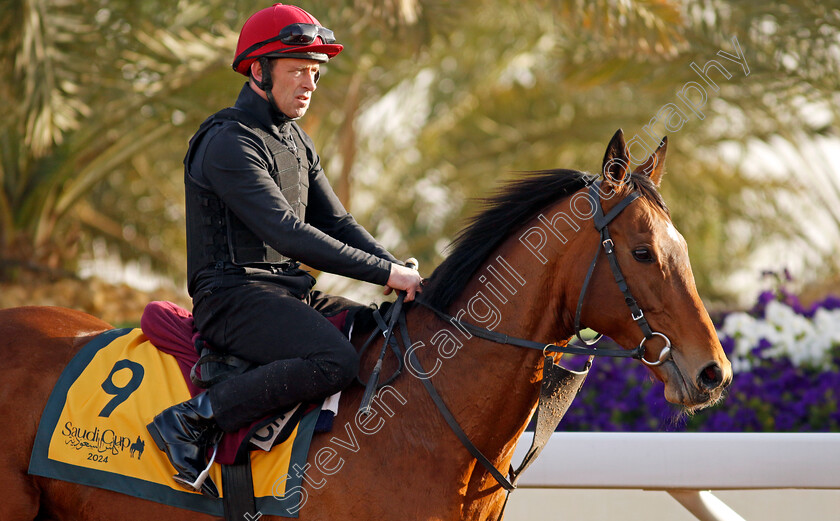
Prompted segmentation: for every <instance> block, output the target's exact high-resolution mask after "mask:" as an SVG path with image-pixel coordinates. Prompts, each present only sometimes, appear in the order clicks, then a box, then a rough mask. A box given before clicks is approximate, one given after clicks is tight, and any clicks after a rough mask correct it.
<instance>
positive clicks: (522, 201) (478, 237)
mask: <svg viewBox="0 0 840 521" xmlns="http://www.w3.org/2000/svg"><path fill="white" fill-rule="evenodd" d="M597 179H598V177H597V176H594V175H592V174H587V173H584V172H579V171H577V170H567V169H555V170H542V171H536V172H527V173H526V174H525V176H523V177H521V178H517V179H514V180H512V181H510V182H508V183H506V184H504V185H502V187H501V188H500V189H498V190H497V191H496V193H495V194H493V195H492V196H491V197H489V198H486V199H483V200H482V206H483V210H482V211H481V212H480V213H478V214H477V215H475V216H474V217H472V218H471V219H470V220H469V221H468V225H467V227H466V228H464V229H463V230H461V231H460V232H459V233H458V235H457V236H456V238H455V240H454V241H453V242H452V244H450V246H449V248H448V249H449V250H450V251H451V253H450V254H449V256H448V257H447V258H446V259H445V260H444V261H443V262H442V263H441V264H440V266H438V267H437V269H435V271H434V273H432V275H431V277H430V281H429V282H430V283H429V285H428V286H427V287H426V288H424V292H423V300H424V301H425V302H427V303H428V304H429V305H431V306H433V307H435V308H437V309H442V310H445V309H447V308H448V307H449V305H450V304H451V303H452V301H453V300H454V299H455V298H456V297H457V296H458V295H460V293H461V292H462V291H463V289H464V286H465V285H466V283H467V281H468V280H469V279H470V277H471V276H472V275H473V274H474V273H475V272H476V271H477V270H478V269H479V268H480V267H481V266H482V265H483V264H484V262H485V260H486V259H487V257H489V256H490V253H492V252H493V251H494V250H495V249H496V248H497V247H498V246H499V245H500V244H501V243H502V241H504V240H505V239H506V238H507V237H508V235H510V234H511V233H512V232H513V230H515V229H517V228H519V227H521V226H523V225H524V224H525V223H526V222H528V221H529V220H531V219H532V218H533V217H534V216H535V215H537V214H538V213H539V212H540V211H541V210H542V209H543V208H545V207H547V206H548V205H550V204H551V203H554V202H555V201H558V200H560V199H562V198H565V197H568V196H570V195H571V194H573V193H575V192H576V191H578V190H580V189H581V188H583V187H584V186H587V185H589V184H591V183H592V182H594V181H596V180H597ZM628 186H629V188H630V189H632V190H639V191H640V192H641V193H642V197H644V198H646V199H648V201H650V202H651V203H653V204H654V205H655V206H657V207H659V208H661V209H662V210H664V211H665V212H666V213H668V208H667V206H665V202H664V200H663V199H662V196H661V195H659V192H658V191H657V189H656V187H655V186H654V184H653V182H652V181H651V180H650V178H649V177H648V176H647V175H644V174H635V173H634V174H633V175H632V176H631V178H630V182H629V185H628Z"/></svg>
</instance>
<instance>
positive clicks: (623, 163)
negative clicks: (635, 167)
mask: <svg viewBox="0 0 840 521" xmlns="http://www.w3.org/2000/svg"><path fill="white" fill-rule="evenodd" d="M629 164H630V161H629V158H628V157H627V147H626V145H625V144H624V132H622V130H621V129H618V130H617V131H616V132H615V134H614V135H613V137H612V139H611V140H610V144H609V145H607V151H606V153H605V154H604V164H603V165H602V166H601V173H603V174H604V182H605V183H606V184H608V185H611V186H613V188H616V189H617V188H618V187H620V186H621V185H622V184H624V182H625V181H626V179H625V176H626V175H628V172H629Z"/></svg>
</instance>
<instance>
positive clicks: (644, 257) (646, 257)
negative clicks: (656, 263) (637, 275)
mask: <svg viewBox="0 0 840 521" xmlns="http://www.w3.org/2000/svg"><path fill="white" fill-rule="evenodd" d="M633 257H634V258H635V259H636V260H637V261H639V262H653V254H652V253H651V252H650V250H649V249H647V248H636V249H635V250H633Z"/></svg>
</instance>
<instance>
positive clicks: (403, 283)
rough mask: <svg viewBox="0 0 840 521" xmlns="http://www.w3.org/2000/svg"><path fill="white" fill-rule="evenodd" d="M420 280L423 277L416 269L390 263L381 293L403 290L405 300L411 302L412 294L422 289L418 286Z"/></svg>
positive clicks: (387, 293)
mask: <svg viewBox="0 0 840 521" xmlns="http://www.w3.org/2000/svg"><path fill="white" fill-rule="evenodd" d="M422 280H423V277H421V276H420V273H419V272H418V271H417V270H415V269H412V268H406V267H405V266H400V265H399V264H393V263H392V264H391V276H390V277H388V283H387V285H386V287H385V291H384V292H383V293H384V294H385V295H389V294H390V293H391V290H395V289H396V290H403V291H405V293H406V295H405V302H411V301H412V300H414V296H415V295H416V294H417V293H419V292H421V291H422V289H421V288H420V283H421V282H422Z"/></svg>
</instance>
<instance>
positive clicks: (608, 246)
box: [575, 181, 671, 367]
mask: <svg viewBox="0 0 840 521" xmlns="http://www.w3.org/2000/svg"><path fill="white" fill-rule="evenodd" d="M600 186H601V181H597V182H595V183H592V184H591V185H589V202H590V203H591V204H592V206H593V208H594V214H593V216H592V221H593V222H594V223H595V229H596V230H598V232H599V233H600V234H601V246H602V247H603V248H604V253H606V255H607V260H609V262H610V270H611V271H612V274H613V278H614V279H615V283H616V284H617V285H618V289H620V290H621V293H622V294H623V295H624V302H625V303H626V304H627V307H629V308H630V316H631V317H632V318H633V321H635V322H636V324H637V325H638V326H639V329H641V330H642V334H644V335H645V337H644V338H643V339H642V341H641V343H639V347H637V348H636V349H634V350H633V351H631V353H632V355H631V356H632V358H636V359H638V360H641V361H642V363H644V364H645V365H648V366H651V367H655V366H657V365H661V364H663V363H664V362H665V361H666V360H668V359H669V358H670V357H671V340H670V339H669V338H668V337H667V336H665V335H664V334H662V333H659V332H656V331H653V330H652V329H651V328H650V324H648V321H647V319H646V318H645V313H644V312H643V311H642V309H641V308H640V307H639V305H638V303H637V302H636V299H635V298H633V294H632V293H630V288H629V287H628V286H627V281H626V280H625V279H624V275H623V274H622V273H621V267H620V266H619V265H618V258H617V257H616V255H615V247H614V246H615V245H614V244H613V240H612V237H610V230H609V227H608V225H609V224H610V223H611V222H612V221H613V219H615V218H616V217H618V214H620V213H621V212H622V210H624V209H625V208H627V207H628V206H629V205H630V203H632V202H633V201H635V200H636V199H638V198H639V197H641V195H642V194H641V193H640V192H635V191H634V192H632V193H631V194H630V195H627V196H625V197H624V199H622V200H621V201H619V203H618V204H617V205H615V207H613V208H612V209H611V210H610V212H609V213H608V214H607V215H604V208H603V207H602V206H601V197H600V196H599V194H598V192H599V190H598V189H599V188H600ZM600 253H601V249H600V248H598V249H597V250H596V251H595V257H593V258H592V263H591V264H590V265H589V271H587V273H586V278H585V279H584V280H583V287H581V289H580V297H578V303H577V309H576V310H575V336H576V337H577V338H578V340H580V341H581V342H583V343H584V344H586V345H589V346H591V345H592V344H594V343H596V342H597V341H598V340H600V338H601V336H602V335H598V336H597V337H596V338H595V339H594V340H590V341H586V340H584V339H583V338H581V336H580V328H581V325H580V316H581V311H582V309H583V299H584V298H585V297H586V290H587V289H588V288H589V282H590V281H591V280H592V273H593V272H594V271H595V265H596V264H597V263H598V257H599V256H600ZM654 336H659V337H662V338H663V339H664V340H665V347H663V348H662V350H661V351H660V352H659V358H658V359H657V360H656V361H654V362H649V361H648V360H646V359H645V342H647V341H648V340H650V339H651V338H653V337H654ZM593 349H596V348H593ZM594 354H595V355H596V356H597V349H596V353H594Z"/></svg>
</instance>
